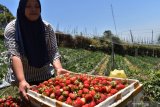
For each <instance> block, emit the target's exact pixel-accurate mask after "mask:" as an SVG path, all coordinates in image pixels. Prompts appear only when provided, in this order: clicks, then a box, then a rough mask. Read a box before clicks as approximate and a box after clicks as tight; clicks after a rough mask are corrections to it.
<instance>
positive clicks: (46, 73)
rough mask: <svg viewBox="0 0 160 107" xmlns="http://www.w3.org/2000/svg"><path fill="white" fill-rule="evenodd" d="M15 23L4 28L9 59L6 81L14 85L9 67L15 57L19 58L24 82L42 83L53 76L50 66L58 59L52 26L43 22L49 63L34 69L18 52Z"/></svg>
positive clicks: (13, 77) (14, 78)
mask: <svg viewBox="0 0 160 107" xmlns="http://www.w3.org/2000/svg"><path fill="white" fill-rule="evenodd" d="M15 22H16V19H15V20H13V21H11V22H10V23H9V24H8V25H7V26H6V28H5V32H4V36H5V41H4V42H5V46H6V48H7V49H8V58H9V62H10V64H9V70H8V73H7V75H6V81H8V82H9V83H16V82H17V79H16V77H15V75H14V73H13V70H12V66H11V63H12V62H11V61H12V60H10V59H11V57H12V56H17V57H19V58H21V61H22V64H23V72H24V76H25V79H26V81H28V82H34V81H42V80H46V79H48V78H50V77H51V76H52V75H53V67H52V65H51V64H53V62H54V60H55V59H57V58H60V54H59V52H58V46H57V41H56V36H55V33H54V31H53V28H52V26H51V25H50V24H49V23H48V22H46V21H43V22H44V24H45V39H46V44H47V48H48V55H49V59H50V63H49V64H47V65H44V66H43V67H41V68H35V67H33V66H30V65H29V64H28V60H27V58H26V57H25V56H22V55H20V53H19V51H18V44H17V43H16V41H15V31H16V30H15Z"/></svg>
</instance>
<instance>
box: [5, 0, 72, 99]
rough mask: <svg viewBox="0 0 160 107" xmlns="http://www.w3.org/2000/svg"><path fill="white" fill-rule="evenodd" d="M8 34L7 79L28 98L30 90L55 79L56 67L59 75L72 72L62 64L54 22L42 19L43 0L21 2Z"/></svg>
mask: <svg viewBox="0 0 160 107" xmlns="http://www.w3.org/2000/svg"><path fill="white" fill-rule="evenodd" d="M4 36H5V45H6V47H7V49H8V56H9V59H10V67H9V71H8V73H7V76H6V79H7V81H8V82H10V83H11V84H15V83H16V84H17V85H18V88H19V91H20V92H21V93H22V95H23V96H24V97H25V98H26V99H28V97H27V95H26V89H27V88H29V87H30V85H31V84H37V83H40V82H42V81H44V80H47V79H49V78H51V77H52V75H53V72H52V71H53V68H54V71H56V74H57V75H60V74H64V73H69V71H67V70H65V69H63V68H62V65H61V63H60V59H59V58H60V54H59V52H58V47H57V43H56V36H55V34H54V31H53V29H52V27H51V25H50V24H49V23H47V22H45V21H42V18H41V4H40V1H39V0H20V1H19V6H18V9H17V18H16V19H15V20H13V21H11V22H10V23H9V24H8V25H7V26H6V28H5V32H4Z"/></svg>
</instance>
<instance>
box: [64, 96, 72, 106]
mask: <svg viewBox="0 0 160 107" xmlns="http://www.w3.org/2000/svg"><path fill="white" fill-rule="evenodd" d="M65 103H67V104H69V105H72V100H71V98H70V97H68V98H67V100H66V101H65Z"/></svg>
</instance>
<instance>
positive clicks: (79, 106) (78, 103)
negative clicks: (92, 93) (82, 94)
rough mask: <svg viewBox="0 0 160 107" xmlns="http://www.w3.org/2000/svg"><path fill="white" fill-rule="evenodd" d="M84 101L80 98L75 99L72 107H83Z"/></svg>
mask: <svg viewBox="0 0 160 107" xmlns="http://www.w3.org/2000/svg"><path fill="white" fill-rule="evenodd" d="M84 104H85V103H84V101H83V100H82V99H80V98H77V99H76V100H75V101H74V102H73V106H74V107H82V106H83V105H84Z"/></svg>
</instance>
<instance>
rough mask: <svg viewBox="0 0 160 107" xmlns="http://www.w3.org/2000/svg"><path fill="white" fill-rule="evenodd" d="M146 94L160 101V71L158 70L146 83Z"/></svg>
mask: <svg viewBox="0 0 160 107" xmlns="http://www.w3.org/2000/svg"><path fill="white" fill-rule="evenodd" d="M144 92H145V95H146V96H148V97H149V98H151V99H153V100H154V101H157V102H160V71H157V72H156V73H155V74H154V75H153V77H152V78H151V80H150V81H146V82H145V83H144Z"/></svg>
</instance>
